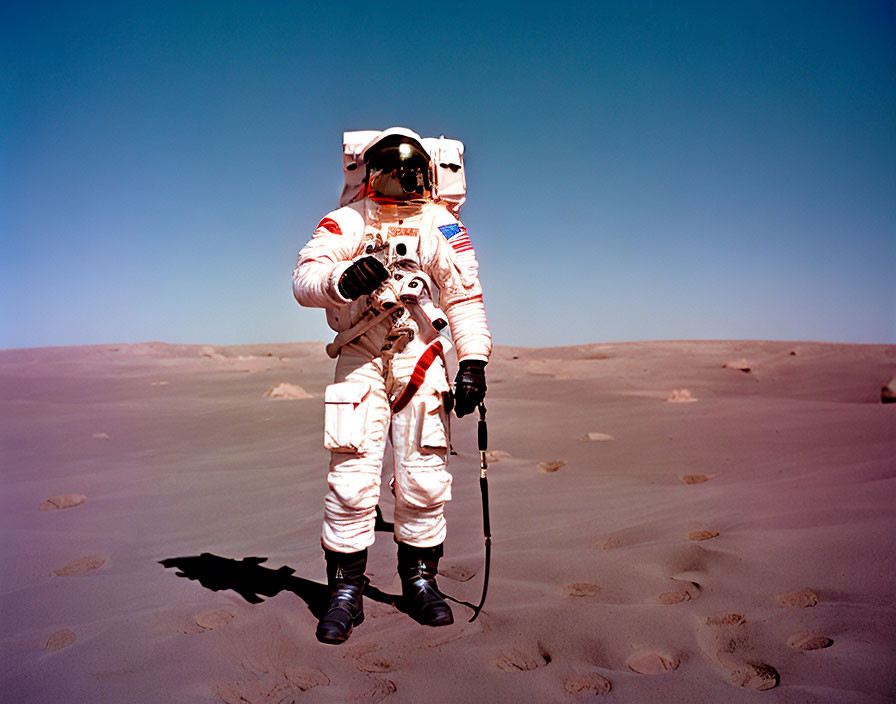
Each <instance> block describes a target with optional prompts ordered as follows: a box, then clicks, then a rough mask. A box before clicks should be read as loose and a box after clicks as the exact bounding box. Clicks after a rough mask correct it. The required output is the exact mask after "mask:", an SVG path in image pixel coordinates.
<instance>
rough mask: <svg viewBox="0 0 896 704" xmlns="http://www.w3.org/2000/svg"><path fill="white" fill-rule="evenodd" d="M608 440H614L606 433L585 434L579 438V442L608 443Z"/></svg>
mask: <svg viewBox="0 0 896 704" xmlns="http://www.w3.org/2000/svg"><path fill="white" fill-rule="evenodd" d="M607 440H613V436H612V435H607V434H606V433H585V434H584V435H583V436H582V437H580V438H579V442H588V441H590V442H606V441H607Z"/></svg>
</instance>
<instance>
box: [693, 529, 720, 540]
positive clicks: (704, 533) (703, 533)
mask: <svg viewBox="0 0 896 704" xmlns="http://www.w3.org/2000/svg"><path fill="white" fill-rule="evenodd" d="M718 537H719V534H718V533H717V532H716V531H714V530H692V531H691V532H690V533H688V540H709V539H711V538H718Z"/></svg>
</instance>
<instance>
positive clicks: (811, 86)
mask: <svg viewBox="0 0 896 704" xmlns="http://www.w3.org/2000/svg"><path fill="white" fill-rule="evenodd" d="M567 5H568V4H567V3H541V4H530V3H524V2H523V3H520V2H513V3H488V2H475V3H466V2H460V3H457V2H455V3H448V4H446V3H429V4H428V5H421V4H412V5H409V4H407V3H397V4H392V3H371V2H363V3H355V2H320V3H315V2H292V3H287V2H254V3H253V2H211V1H209V2H176V3H175V2H172V3H164V2H146V3H137V2H124V3H117V2H116V3H108V4H106V3H94V2H87V1H81V0H79V1H78V2H74V1H73V2H65V3H55V2H23V3H15V2H14V3H10V2H4V3H2V5H0V61H2V70H0V235H2V250H0V252H2V256H0V347H3V348H9V347H31V346H47V345H70V344H92V343H106V342H137V341H145V340H161V341H166V342H191V343H211V344H234V343H249V342H274V341H299V340H325V339H329V337H330V333H329V332H328V330H327V328H326V325H325V323H324V320H323V318H324V316H323V312H322V311H319V310H309V309H302V308H300V307H299V306H298V305H297V304H296V303H295V301H294V300H293V299H292V294H291V288H290V275H291V271H292V267H293V265H294V263H295V257H296V254H297V252H298V250H299V248H300V247H301V246H302V245H303V244H304V242H305V241H306V240H307V239H308V237H309V236H310V233H311V230H312V229H313V228H314V226H315V225H316V224H317V222H318V220H319V219H320V218H321V217H322V216H323V215H324V214H325V213H326V212H327V211H328V210H331V209H332V208H334V207H335V206H336V205H337V200H338V196H339V192H340V189H341V179H342V172H341V139H342V131H343V130H346V129H381V128H385V127H389V126H392V125H404V126H407V127H410V128H412V129H414V130H416V131H418V132H420V133H421V134H423V135H424V136H437V135H439V134H444V135H446V136H448V137H453V138H456V139H460V140H462V141H463V142H464V143H465V144H466V147H467V153H466V165H467V184H468V199H467V204H466V205H465V206H464V209H463V211H462V212H461V216H462V218H463V220H464V222H465V223H466V225H467V227H468V229H469V231H470V234H471V237H472V239H473V242H474V244H475V246H476V250H477V253H478V255H479V259H480V266H481V276H482V280H483V285H484V287H485V291H486V298H485V300H486V306H487V311H488V314H489V321H490V324H491V328H492V333H493V336H494V338H495V341H496V342H497V343H498V344H514V345H528V346H548V345H565V344H577V343H585V342H602V341H624V340H645V339H696V338H701V339H723V338H725V339H747V338H761V339H783V340H828V341H847V342H887V343H894V342H896V5H894V3H893V2H892V0H889V1H887V2H833V3H828V2H736V3H735V2H718V1H714V2H688V1H685V2H671V1H669V2H630V1H628V0H619V1H618V2H593V3H573V4H571V5H572V6H567ZM427 8H433V9H427Z"/></svg>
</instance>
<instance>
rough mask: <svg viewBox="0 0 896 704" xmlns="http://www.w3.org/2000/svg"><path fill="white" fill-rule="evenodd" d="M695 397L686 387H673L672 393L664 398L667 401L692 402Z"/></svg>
mask: <svg viewBox="0 0 896 704" xmlns="http://www.w3.org/2000/svg"><path fill="white" fill-rule="evenodd" d="M696 400H697V399H696V398H694V397H693V396H692V395H691V392H690V391H688V390H687V389H673V391H672V394H671V395H670V396H669V398H667V399H666V402H667V403H693V402H694V401H696Z"/></svg>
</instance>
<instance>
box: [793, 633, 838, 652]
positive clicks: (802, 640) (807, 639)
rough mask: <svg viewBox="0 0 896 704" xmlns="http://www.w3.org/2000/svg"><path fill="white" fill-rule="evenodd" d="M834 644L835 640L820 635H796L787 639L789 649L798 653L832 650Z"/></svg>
mask: <svg viewBox="0 0 896 704" xmlns="http://www.w3.org/2000/svg"><path fill="white" fill-rule="evenodd" d="M833 644H834V641H833V640H831V639H830V638H828V637H827V636H825V635H822V634H820V633H795V634H794V635H792V636H790V638H788V639H787V645H788V647H789V648H790V649H791V650H795V651H796V652H798V653H802V652H804V651H806V650H821V649H822V648H830V647H831V646H832V645H833Z"/></svg>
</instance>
